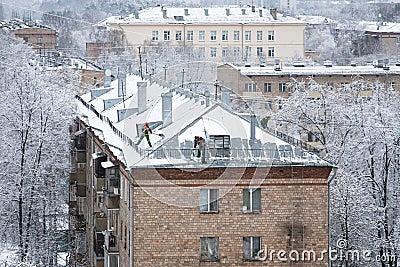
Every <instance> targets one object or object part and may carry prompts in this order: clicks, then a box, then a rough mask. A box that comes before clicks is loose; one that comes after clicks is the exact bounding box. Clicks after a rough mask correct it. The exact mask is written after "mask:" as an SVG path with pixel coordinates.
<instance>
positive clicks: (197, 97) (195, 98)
mask: <svg viewBox="0 0 400 267" xmlns="http://www.w3.org/2000/svg"><path fill="white" fill-rule="evenodd" d="M193 97H194V102H195V103H196V102H199V95H198V94H195V95H194V96H193Z"/></svg>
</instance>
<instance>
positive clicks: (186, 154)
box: [70, 73, 332, 267]
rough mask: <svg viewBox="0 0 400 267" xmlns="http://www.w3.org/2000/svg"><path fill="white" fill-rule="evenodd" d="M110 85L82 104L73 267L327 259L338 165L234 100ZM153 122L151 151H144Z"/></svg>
mask: <svg viewBox="0 0 400 267" xmlns="http://www.w3.org/2000/svg"><path fill="white" fill-rule="evenodd" d="M106 77H107V73H106ZM104 83H105V87H104V88H98V89H92V90H91V92H90V93H87V94H85V95H83V96H82V97H77V100H78V110H79V112H78V117H77V121H76V124H75V125H74V126H73V127H72V128H71V136H72V138H73V139H74V142H73V149H72V165H73V172H72V174H71V179H70V185H71V186H70V212H71V215H72V219H71V243H72V245H73V246H72V247H71V255H72V258H71V263H72V265H73V266H109V267H115V266H209V265H210V264H213V265H218V266H242V265H248V264H251V265H257V266H258V265H259V266H261V265H264V264H265V262H264V261H260V260H258V259H257V253H258V251H260V250H262V249H265V246H268V249H284V250H288V251H290V250H293V249H297V250H299V251H303V250H314V251H316V252H317V253H319V252H321V251H323V250H326V249H327V247H328V228H327V227H328V197H327V195H328V182H327V178H328V176H329V174H330V171H331V168H332V166H331V165H330V164H329V163H327V162H325V161H323V160H321V159H320V158H318V157H316V156H315V155H312V154H310V153H309V152H307V151H305V150H303V149H301V145H302V143H301V142H297V145H298V146H295V145H293V144H292V143H293V141H294V139H293V138H288V137H286V139H287V140H290V141H291V143H289V142H286V141H283V140H282V139H281V138H278V137H276V133H271V132H266V131H265V130H263V129H261V128H259V127H258V124H257V121H256V117H255V116H250V115H240V116H239V115H238V114H236V113H235V112H234V111H233V110H232V109H231V103H230V94H229V91H224V92H223V93H222V94H223V95H221V99H222V102H215V101H213V100H212V97H210V93H209V91H208V90H206V91H205V92H204V94H201V95H199V94H196V93H194V92H193V91H189V90H185V89H183V88H180V87H175V88H171V89H170V88H166V87H161V86H159V85H157V84H155V83H153V84H148V83H147V82H146V81H143V80H142V79H140V77H137V76H133V75H128V76H127V77H126V76H125V75H122V74H120V75H119V76H118V79H117V80H116V81H113V82H112V83H110V80H109V79H107V78H106V79H105V81H104ZM211 89H213V85H211V88H210V90H211ZM144 122H148V123H149V125H150V127H151V128H152V130H153V132H154V133H156V134H153V135H151V137H150V140H151V142H152V144H153V148H151V149H149V148H148V145H147V142H145V140H143V142H142V143H140V144H139V145H135V143H134V140H136V137H137V136H139V135H140V131H141V126H142V125H143V123H144ZM195 135H197V136H203V137H205V138H206V140H207V143H206V145H205V146H204V147H202V150H201V156H200V157H199V158H197V156H196V153H197V152H198V151H197V149H194V148H193V139H194V136H195ZM280 136H282V137H285V135H283V134H280ZM300 253H301V252H300ZM318 256H320V255H318ZM267 261H270V260H269V259H267ZM313 264H314V262H311V263H310V262H301V261H300V262H297V263H296V262H286V263H282V262H280V261H278V260H277V258H276V257H275V258H274V259H273V260H272V261H271V262H269V263H268V265H269V266H297V265H299V266H315V265H313ZM318 264H319V265H320V266H327V258H324V259H322V260H320V261H319V262H318Z"/></svg>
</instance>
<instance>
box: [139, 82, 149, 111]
mask: <svg viewBox="0 0 400 267" xmlns="http://www.w3.org/2000/svg"><path fill="white" fill-rule="evenodd" d="M137 87H138V113H142V112H143V111H145V110H146V102H147V95H146V94H147V82H138V83H137Z"/></svg>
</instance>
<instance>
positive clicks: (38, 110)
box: [0, 32, 76, 266]
mask: <svg viewBox="0 0 400 267" xmlns="http://www.w3.org/2000/svg"><path fill="white" fill-rule="evenodd" d="M0 35H1V37H0V57H1V58H2V61H1V63H0V69H1V73H2V75H1V77H0V91H1V92H2V93H1V95H0V106H1V109H0V124H1V125H2V131H1V133H0V153H1V157H0V158H1V160H0V173H1V176H2V183H1V187H0V211H1V214H3V216H2V217H1V219H0V230H1V232H2V235H1V236H0V242H1V243H3V244H7V243H8V244H9V245H10V243H11V245H14V246H16V247H18V250H19V253H18V254H19V258H20V261H21V262H33V263H35V264H38V265H40V266H57V243H56V240H57V239H56V238H57V235H58V228H59V222H58V220H59V217H60V214H66V211H65V205H62V204H65V202H66V199H67V198H66V197H67V196H66V192H68V189H67V187H66V186H67V177H68V171H69V160H68V148H69V147H68V142H69V136H68V125H69V123H70V121H71V114H72V112H71V111H72V102H73V101H72V97H71V96H72V95H73V90H74V86H75V84H76V83H75V81H74V80H73V79H72V77H73V76H72V75H71V74H69V73H67V72H66V71H61V72H55V71H46V70H43V69H41V68H39V67H37V66H36V65H35V64H32V60H31V59H32V58H34V56H33V53H32V51H31V49H30V48H29V47H28V46H26V45H25V44H23V43H22V42H21V41H19V40H15V39H13V38H12V37H10V36H8V35H7V34H6V33H4V32H0ZM30 63H31V64H30Z"/></svg>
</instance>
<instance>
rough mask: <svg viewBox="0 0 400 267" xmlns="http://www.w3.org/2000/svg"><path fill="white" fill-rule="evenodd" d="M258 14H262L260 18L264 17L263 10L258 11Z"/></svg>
mask: <svg viewBox="0 0 400 267" xmlns="http://www.w3.org/2000/svg"><path fill="white" fill-rule="evenodd" d="M258 13H259V14H260V17H262V16H263V12H262V9H260V10H258Z"/></svg>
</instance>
